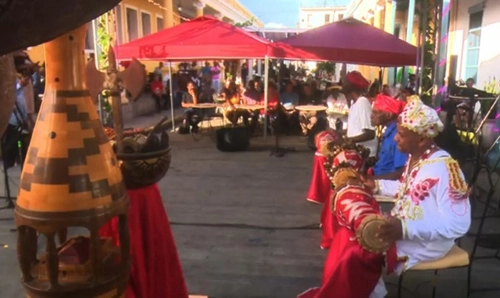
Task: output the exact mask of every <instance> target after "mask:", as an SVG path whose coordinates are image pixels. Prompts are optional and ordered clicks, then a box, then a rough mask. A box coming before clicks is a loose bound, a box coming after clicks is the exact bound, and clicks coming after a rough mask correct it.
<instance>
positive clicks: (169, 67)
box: [168, 61, 175, 132]
mask: <svg viewBox="0 0 500 298" xmlns="http://www.w3.org/2000/svg"><path fill="white" fill-rule="evenodd" d="M168 76H169V77H170V79H169V80H168V81H169V83H168V85H169V89H170V117H172V132H174V131H175V119H174V117H175V115H174V94H173V92H174V90H173V89H172V81H173V78H172V62H170V61H169V62H168Z"/></svg>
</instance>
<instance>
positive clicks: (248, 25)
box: [234, 18, 255, 28]
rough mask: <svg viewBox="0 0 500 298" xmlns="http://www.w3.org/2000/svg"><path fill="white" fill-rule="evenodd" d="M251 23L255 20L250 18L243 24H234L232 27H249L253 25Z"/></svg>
mask: <svg viewBox="0 0 500 298" xmlns="http://www.w3.org/2000/svg"><path fill="white" fill-rule="evenodd" d="M253 22H255V18H251V19H250V20H248V21H245V22H238V23H234V26H235V27H240V28H245V27H250V26H252V25H253Z"/></svg>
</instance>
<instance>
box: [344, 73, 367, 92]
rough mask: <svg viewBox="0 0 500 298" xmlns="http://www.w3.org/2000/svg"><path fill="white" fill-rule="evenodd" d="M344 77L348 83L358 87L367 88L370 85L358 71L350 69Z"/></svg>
mask: <svg viewBox="0 0 500 298" xmlns="http://www.w3.org/2000/svg"><path fill="white" fill-rule="evenodd" d="M345 78H346V80H347V81H348V82H349V84H351V85H353V86H354V87H356V88H359V89H367V88H368V87H369V86H370V82H368V80H366V79H365V78H364V77H363V75H362V74H361V73H360V72H359V71H351V72H350V73H348V74H347V75H346V77H345Z"/></svg>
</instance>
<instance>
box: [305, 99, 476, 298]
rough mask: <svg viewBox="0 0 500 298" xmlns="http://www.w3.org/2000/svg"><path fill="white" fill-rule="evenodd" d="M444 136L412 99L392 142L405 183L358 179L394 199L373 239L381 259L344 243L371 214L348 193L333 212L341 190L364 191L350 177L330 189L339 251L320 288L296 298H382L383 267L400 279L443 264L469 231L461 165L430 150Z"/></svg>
mask: <svg viewBox="0 0 500 298" xmlns="http://www.w3.org/2000/svg"><path fill="white" fill-rule="evenodd" d="M442 128H443V124H442V122H441V120H440V119H439V117H438V115H437V112H436V111H435V110H434V109H432V108H430V107H428V106H426V105H425V104H424V103H422V101H420V99H418V98H415V97H412V98H410V100H409V102H408V104H407V106H406V107H405V110H404V111H403V112H402V114H401V115H400V116H399V119H398V127H397V130H398V132H397V135H396V138H395V139H396V143H397V145H398V147H399V149H400V150H401V151H402V152H404V153H407V154H409V156H410V159H409V161H408V163H407V165H406V166H405V169H404V172H403V173H404V174H403V176H402V179H401V180H398V181H394V180H373V179H371V178H366V177H361V179H362V180H363V183H364V185H365V186H366V187H368V188H369V189H372V190H373V191H374V192H376V193H379V194H382V195H386V196H394V197H395V205H394V208H393V209H392V211H391V214H390V216H388V217H387V218H386V223H385V224H383V225H382V226H381V227H380V230H379V232H378V235H377V237H378V238H379V240H380V241H381V242H382V243H387V244H389V245H391V246H390V247H389V249H388V250H387V252H386V253H385V254H384V253H374V252H369V251H367V250H365V249H363V248H362V247H360V245H359V243H358V242H357V241H351V240H350V239H351V238H348V236H349V235H351V236H352V234H353V231H355V230H356V229H357V228H358V225H359V223H360V221H362V220H363V217H364V216H366V214H367V213H369V212H372V210H374V208H373V205H372V202H371V201H370V200H369V196H367V195H357V196H352V195H349V193H346V194H345V196H346V198H345V199H344V203H343V204H337V202H338V200H339V199H343V198H342V195H343V193H344V192H343V189H344V188H347V189H348V188H349V187H350V185H355V186H356V187H359V188H360V189H361V186H359V185H356V183H357V181H356V179H357V177H356V173H354V172H351V174H350V175H349V176H350V177H352V179H350V180H351V181H349V183H347V187H343V188H342V190H341V189H339V187H338V185H337V184H335V183H334V184H335V185H334V186H335V192H336V193H335V194H334V200H333V203H334V204H333V208H335V210H334V211H336V210H339V211H341V212H342V213H341V214H339V213H337V212H335V214H334V217H337V216H338V215H340V218H338V219H336V220H334V222H337V223H338V225H337V226H336V227H334V229H335V230H334V233H333V235H334V239H333V241H334V242H335V243H336V244H335V246H334V247H332V248H331V249H330V251H329V255H328V258H327V261H326V263H325V271H324V274H323V277H324V280H323V284H322V286H321V288H319V289H318V288H316V289H313V290H310V291H308V292H306V293H304V294H302V295H301V296H299V297H301V298H306V297H307V298H319V297H344V298H351V297H352V298H368V297H370V298H382V297H385V296H386V295H387V291H386V289H385V284H384V282H383V280H382V278H381V275H382V267H383V266H384V263H386V268H387V271H388V273H390V272H392V271H396V272H398V273H402V272H403V271H405V270H408V269H411V268H412V267H413V266H415V265H417V264H419V263H422V262H429V261H434V260H437V259H440V258H442V257H444V256H445V255H446V254H447V253H448V252H449V251H450V249H451V248H452V247H453V246H454V245H455V240H456V239H458V238H460V237H462V236H463V235H465V233H467V231H468V229H469V227H470V223H471V213H470V204H469V197H468V196H469V189H468V186H467V183H466V182H465V181H464V176H463V173H462V171H461V170H460V166H459V165H458V163H457V162H456V161H455V160H454V159H452V158H451V157H450V156H449V154H448V153H447V152H445V151H444V150H442V149H440V148H438V147H436V146H435V144H434V140H433V139H434V137H435V136H436V135H437V134H438V132H439V131H440V130H442ZM336 175H337V174H336V173H335V176H336ZM335 176H334V177H333V178H334V179H333V180H334V182H335V180H336V177H335ZM344 177H345V175H344ZM348 178H349V177H348ZM347 196H349V197H347ZM337 208H339V209H337ZM342 208H344V209H342ZM436 219H439V220H438V221H436ZM346 234H347V236H345V235H346ZM353 276H356V279H353V278H352V277H353Z"/></svg>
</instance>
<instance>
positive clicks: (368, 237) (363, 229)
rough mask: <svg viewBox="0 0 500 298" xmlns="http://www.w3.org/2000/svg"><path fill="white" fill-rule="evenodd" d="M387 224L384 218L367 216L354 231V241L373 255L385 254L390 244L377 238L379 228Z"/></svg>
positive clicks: (375, 215) (377, 215) (373, 215)
mask: <svg viewBox="0 0 500 298" xmlns="http://www.w3.org/2000/svg"><path fill="white" fill-rule="evenodd" d="M386 223H387V220H386V218H385V217H383V216H382V215H379V214H372V215H367V216H366V217H365V218H364V219H363V220H362V221H361V224H360V225H359V226H358V228H357V229H356V239H357V240H358V243H359V245H361V247H363V248H364V249H365V250H367V251H369V252H374V253H384V252H386V251H387V250H388V249H389V247H390V244H389V243H385V242H383V241H381V240H380V239H379V238H377V233H378V231H379V229H380V227H381V226H383V225H384V224H386Z"/></svg>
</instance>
